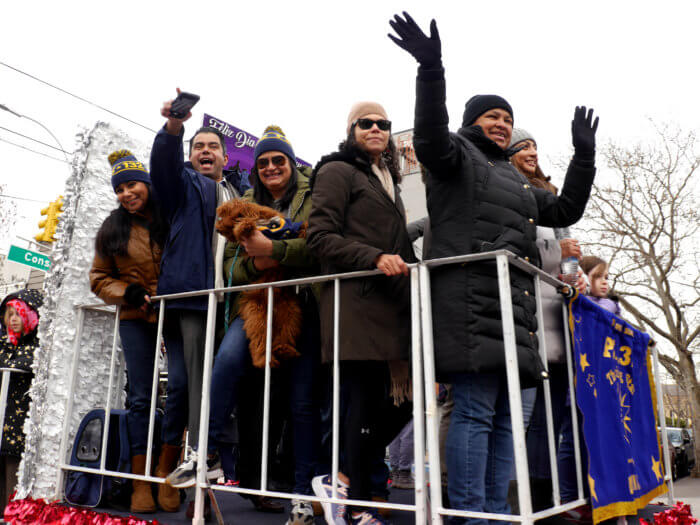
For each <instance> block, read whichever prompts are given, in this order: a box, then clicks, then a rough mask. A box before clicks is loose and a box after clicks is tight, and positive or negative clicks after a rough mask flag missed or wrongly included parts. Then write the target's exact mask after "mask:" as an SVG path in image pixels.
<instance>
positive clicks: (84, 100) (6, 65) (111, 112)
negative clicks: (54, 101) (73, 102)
mask: <svg viewBox="0 0 700 525" xmlns="http://www.w3.org/2000/svg"><path fill="white" fill-rule="evenodd" d="M0 66H5V67H6V68H8V69H11V70H13V71H16V72H17V73H20V74H21V75H24V76H27V77H29V78H31V79H32V80H36V81H37V82H41V83H42V84H45V85H47V86H49V87H52V88H53V89H56V90H58V91H60V92H61V93H65V94H66V95H70V96H71V97H73V98H77V99H78V100H80V101H82V102H85V103H86V104H90V105H91V106H95V107H96V108H99V109H101V110H102V111H106V112H107V113H109V114H111V115H114V116H115V117H119V118H120V119H123V120H126V121H127V122H131V123H132V124H135V125H136V126H139V127H142V128H143V129H147V130H148V131H150V132H151V133H156V131H155V130H153V129H151V128H149V127H148V126H144V125H143V124H140V123H138V122H136V121H135V120H131V119H130V118H127V117H125V116H123V115H120V114H119V113H116V112H114V111H112V110H111V109H107V108H106V107H104V106H100V105H99V104H96V103H95V102H92V101H90V100H88V99H86V98H83V97H81V96H79V95H76V94H74V93H71V92H70V91H66V90H65V89H63V88H60V87H58V86H55V85H53V84H51V83H50V82H47V81H45V80H41V79H40V78H37V77H35V76H34V75H30V74H29V73H27V72H25V71H22V70H21V69H17V68H16V67H12V66H11V65H9V64H5V63H4V62H0Z"/></svg>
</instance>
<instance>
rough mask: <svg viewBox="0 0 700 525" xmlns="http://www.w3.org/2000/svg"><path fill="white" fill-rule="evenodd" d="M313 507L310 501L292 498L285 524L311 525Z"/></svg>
mask: <svg viewBox="0 0 700 525" xmlns="http://www.w3.org/2000/svg"><path fill="white" fill-rule="evenodd" d="M313 522H314V508H313V506H312V505H311V503H310V502H308V501H304V500H301V499H293V500H292V511H291V512H290V513H289V519H288V520H287V523H286V525H312V524H313Z"/></svg>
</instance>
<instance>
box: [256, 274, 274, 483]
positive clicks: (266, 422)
mask: <svg viewBox="0 0 700 525" xmlns="http://www.w3.org/2000/svg"><path fill="white" fill-rule="evenodd" d="M274 291H275V289H274V288H273V287H272V286H270V287H269V288H268V289H267V326H266V327H265V328H266V329H267V332H266V335H265V389H264V390H263V422H262V423H263V428H262V452H261V455H260V460H261V462H262V465H261V466H260V490H267V467H268V459H269V458H268V457H267V452H268V448H269V446H270V436H269V434H270V359H271V358H272V323H273V322H274V311H273V310H274V307H275V305H274V301H275V299H274V297H275V295H274Z"/></svg>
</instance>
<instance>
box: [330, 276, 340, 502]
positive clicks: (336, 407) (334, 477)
mask: <svg viewBox="0 0 700 525" xmlns="http://www.w3.org/2000/svg"><path fill="white" fill-rule="evenodd" d="M339 334H340V279H334V280H333V432H332V436H331V438H332V441H331V443H332V445H331V446H332V447H333V452H332V457H331V486H332V488H331V497H332V498H333V499H336V498H337V497H338V462H339V460H340V459H339V458H340V450H339V448H340V445H339V443H340V436H339V432H340V362H339V361H340V335H339Z"/></svg>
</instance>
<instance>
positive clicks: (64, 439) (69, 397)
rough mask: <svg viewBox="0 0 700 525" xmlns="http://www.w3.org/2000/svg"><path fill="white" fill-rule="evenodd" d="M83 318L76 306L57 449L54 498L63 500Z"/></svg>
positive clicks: (80, 310)
mask: <svg viewBox="0 0 700 525" xmlns="http://www.w3.org/2000/svg"><path fill="white" fill-rule="evenodd" d="M84 320H85V312H84V310H83V309H82V308H78V320H77V321H78V329H77V330H76V332H75V342H74V344H73V360H72V362H71V368H70V385H69V388H68V392H67V393H66V409H65V412H64V415H63V431H62V432H61V445H60V447H59V449H58V464H59V468H58V472H57V473H56V475H57V480H56V495H55V499H56V500H58V501H63V483H64V476H63V469H62V468H61V466H62V465H64V464H65V463H66V452H67V450H68V435H69V434H70V426H71V419H72V416H73V397H74V395H75V385H76V383H77V382H78V381H77V379H78V362H79V360H80V341H81V340H82V338H83V321H84Z"/></svg>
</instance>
